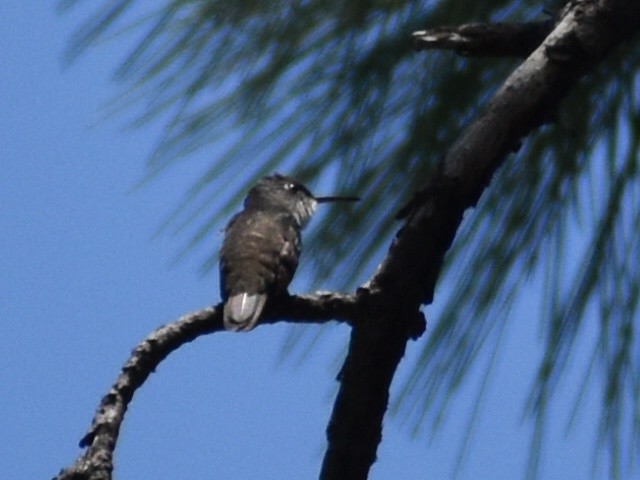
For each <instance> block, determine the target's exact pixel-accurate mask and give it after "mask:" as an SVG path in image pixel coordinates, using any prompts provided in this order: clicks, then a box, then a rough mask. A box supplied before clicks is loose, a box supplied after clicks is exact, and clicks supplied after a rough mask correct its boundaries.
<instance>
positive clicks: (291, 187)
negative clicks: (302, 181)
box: [284, 183, 298, 192]
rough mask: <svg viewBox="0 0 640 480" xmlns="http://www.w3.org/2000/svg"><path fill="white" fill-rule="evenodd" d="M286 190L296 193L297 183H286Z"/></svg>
mask: <svg viewBox="0 0 640 480" xmlns="http://www.w3.org/2000/svg"><path fill="white" fill-rule="evenodd" d="M284 189H285V190H291V191H292V192H295V191H296V190H298V188H297V185H296V184H295V183H285V184H284Z"/></svg>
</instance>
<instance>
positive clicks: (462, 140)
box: [320, 0, 640, 480]
mask: <svg viewBox="0 0 640 480" xmlns="http://www.w3.org/2000/svg"><path fill="white" fill-rule="evenodd" d="M639 29H640V2H629V1H627V0H582V1H580V0H577V1H572V2H570V3H569V4H568V5H567V7H565V9H564V10H563V13H562V15H561V20H560V21H559V23H558V24H557V25H556V27H555V29H554V30H553V32H551V33H550V35H549V36H548V37H547V38H546V39H545V40H544V42H543V43H542V45H540V46H539V47H538V48H537V49H536V50H535V51H534V52H533V53H532V54H531V56H530V57H529V58H528V59H527V60H526V61H525V62H524V63H523V64H522V65H521V66H520V67H519V68H518V69H516V70H515V71H514V72H513V73H512V74H511V75H510V76H509V78H508V79H507V80H506V82H505V83H504V85H503V86H502V88H501V89H500V90H499V91H498V92H497V93H496V94H495V96H494V97H493V99H492V100H491V102H490V103H489V104H488V106H487V109H486V112H485V113H484V114H483V115H482V116H481V117H480V118H478V119H477V120H476V121H475V122H474V123H473V124H471V125H470V126H469V127H468V128H467V129H466V130H465V131H464V132H463V133H462V134H461V136H460V137H459V139H458V140H457V141H456V142H455V144H454V145H453V146H452V148H451V149H450V150H449V152H448V154H447V155H446V157H445V158H444V159H443V161H442V163H441V165H440V166H439V169H438V172H437V173H436V175H435V176H434V178H433V179H431V181H430V182H429V183H428V184H427V185H425V187H424V188H422V189H421V190H420V191H419V192H418V193H417V194H416V195H415V196H414V198H413V199H412V200H411V202H410V203H409V204H408V205H407V206H406V207H405V208H403V210H402V212H401V216H402V217H403V218H406V221H405V224H404V226H403V227H402V228H401V229H400V231H399V232H398V234H397V235H396V238H395V240H394V241H393V243H392V245H391V247H390V250H389V253H388V255H387V257H386V258H385V260H384V261H383V263H382V264H381V265H380V267H379V269H378V272H377V273H376V274H375V276H374V277H373V278H372V279H371V281H370V282H369V284H368V285H367V287H366V290H367V297H368V298H369V299H370V300H371V305H372V306H373V307H374V308H369V309H368V310H367V311H368V312H369V315H368V317H367V318H366V319H361V321H358V322H356V324H355V325H354V328H353V331H352V334H351V343H350V347H349V353H348V355H347V358H346V360H345V364H344V367H343V370H342V375H341V378H340V380H341V386H340V390H339V393H338V396H337V399H336V402H335V405H334V410H333V413H332V416H331V420H330V423H329V427H328V429H327V438H328V442H329V446H328V449H327V452H326V454H325V458H324V462H323V465H322V471H321V474H320V478H321V479H323V480H338V479H340V480H342V479H346V478H348V479H353V480H358V479H366V478H367V476H368V472H369V469H370V466H371V464H372V463H373V461H375V457H376V451H377V447H378V444H379V442H380V439H381V436H382V419H383V417H384V413H385V411H386V408H387V403H388V398H389V388H390V385H391V380H392V378H393V374H394V372H395V370H396V368H397V366H398V363H399V361H400V359H401V358H402V355H403V354H404V349H405V347H406V342H407V341H408V338H409V332H410V331H411V329H410V328H408V327H407V324H408V323H413V322H414V319H415V317H416V315H418V312H419V308H420V305H421V304H423V303H430V302H431V300H432V299H433V293H434V288H435V283H436V280H437V278H438V275H439V273H440V268H441V266H442V262H443V258H444V255H445V253H446V251H447V250H448V248H449V246H450V245H451V242H452V241H453V238H454V236H455V233H456V231H457V229H458V227H459V225H460V222H461V221H462V216H463V213H464V211H465V210H466V209H468V208H470V207H473V206H475V204H476V203H477V201H478V199H479V198H480V195H481V194H482V192H483V191H484V189H485V188H486V187H487V186H488V184H489V182H490V180H491V178H492V176H493V174H494V173H495V172H496V170H497V169H498V168H499V167H500V165H502V163H503V162H504V161H505V159H506V157H507V155H508V154H509V153H510V152H512V151H515V150H517V148H518V146H519V144H520V142H521V141H522V139H523V138H524V137H525V136H526V135H528V134H530V133H531V132H533V131H534V130H535V129H536V128H538V127H539V126H541V125H543V124H545V123H547V122H549V121H550V120H552V119H553V118H555V116H556V112H557V109H558V107H559V104H560V101H561V100H562V99H563V98H564V96H565V95H566V94H567V92H568V91H569V89H570V88H571V87H572V86H573V85H575V83H576V82H577V81H578V80H579V79H580V77H582V76H583V75H585V74H586V73H587V72H588V71H589V70H590V69H592V68H593V67H594V66H595V65H596V64H597V63H598V62H599V61H600V60H601V59H602V58H603V57H604V56H605V55H606V54H607V53H608V52H609V51H610V50H611V49H612V48H614V47H615V46H616V45H618V44H619V43H620V42H622V41H623V40H626V39H627V38H628V37H629V36H630V35H631V34H633V33H636V32H637V31H638V30H639ZM381 299H385V300H386V301H381Z"/></svg>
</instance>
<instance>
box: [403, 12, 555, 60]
mask: <svg viewBox="0 0 640 480" xmlns="http://www.w3.org/2000/svg"><path fill="white" fill-rule="evenodd" d="M554 23H555V21H554V20H545V21H542V22H527V23H467V24H465V25H459V26H452V27H435V28H430V29H427V30H420V31H418V32H414V33H413V44H414V46H415V48H416V50H435V49H440V50H453V51H455V52H456V53H458V54H460V55H464V56H466V57H523V58H524V57H527V56H529V54H530V53H531V52H533V51H534V50H535V49H536V48H538V46H539V45H540V44H541V43H542V41H543V40H544V39H545V38H546V36H547V35H549V33H550V32H551V30H553V26H554Z"/></svg>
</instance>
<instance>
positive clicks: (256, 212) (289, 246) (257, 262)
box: [220, 173, 359, 332]
mask: <svg viewBox="0 0 640 480" xmlns="http://www.w3.org/2000/svg"><path fill="white" fill-rule="evenodd" d="M357 200H359V198H358V197H349V196H344V197H316V196H314V195H313V194H312V193H311V192H310V191H309V190H308V189H307V187H305V186H304V185H303V184H301V183H300V182H298V181H296V180H294V179H293V178H290V177H287V176H285V175H280V174H278V173H275V174H273V175H270V176H267V177H263V178H262V179H260V181H258V183H256V184H255V185H254V186H253V187H252V188H251V189H250V190H249V193H248V194H247V197H246V198H245V200H244V209H243V210H242V211H241V212H240V213H237V214H236V215H235V216H233V217H232V218H231V220H230V221H229V223H228V225H227V227H226V229H225V236H224V240H223V242H222V248H221V249H220V293H221V296H222V300H223V302H224V312H223V320H224V326H225V328H226V329H227V330H232V331H245V332H248V331H249V330H252V329H253V328H254V327H255V326H256V323H257V322H258V319H259V318H260V314H261V313H262V311H263V309H264V307H265V304H266V302H267V300H268V299H269V298H273V297H274V296H278V295H281V294H284V293H286V292H287V288H288V286H289V284H290V283H291V280H292V279H293V275H294V274H295V272H296V268H297V267H298V259H299V258H300V252H301V249H302V239H301V232H302V229H303V228H304V227H305V226H306V225H307V223H308V222H309V220H310V219H311V216H312V215H313V214H314V212H315V211H316V207H317V206H318V204H320V203H329V202H338V201H348V202H351V201H357Z"/></svg>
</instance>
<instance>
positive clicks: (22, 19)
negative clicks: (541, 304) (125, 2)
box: [0, 0, 606, 480]
mask: <svg viewBox="0 0 640 480" xmlns="http://www.w3.org/2000/svg"><path fill="white" fill-rule="evenodd" d="M36 5H38V6H36ZM0 13H2V15H1V16H0V39H1V40H0V43H1V44H2V46H3V52H2V66H1V69H2V70H1V74H0V105H1V107H2V114H1V115H0V146H1V149H0V156H1V165H2V170H1V173H0V228H1V232H2V233H1V234H0V252H1V253H0V255H1V263H0V321H1V322H2V323H1V325H2V334H1V335H0V385H2V392H1V393H0V412H2V415H0V432H2V440H0V476H2V478H11V479H18V480H22V479H24V480H32V479H37V478H38V479H42V478H51V477H52V476H53V475H55V474H56V473H57V472H58V470H59V469H60V468H62V467H66V466H68V465H69V464H71V463H72V462H73V461H74V460H75V458H76V456H77V455H78V454H79V453H80V450H79V449H78V447H77V442H78V440H79V439H80V438H81V437H82V436H83V434H84V433H85V431H86V429H87V428H88V426H89V423H90V421H91V418H92V415H93V413H94V410H95V408H96V406H97V404H98V401H99V399H100V397H101V396H102V395H103V394H104V393H105V392H106V391H107V389H108V387H109V385H110V384H111V382H112V381H113V380H114V379H115V377H116V375H117V373H118V372H119V368H120V366H121V365H122V364H123V362H124V361H125V360H126V358H127V356H128V354H129V352H130V350H131V349H132V348H133V347H134V346H135V344H136V343H137V342H138V341H140V340H141V339H142V338H144V337H145V336H146V335H147V334H148V333H149V332H151V331H152V330H153V329H154V328H156V327H157V326H159V325H162V324H165V323H168V322H170V321H173V320H175V319H176V318H178V317H179V316H180V315H182V314H184V313H186V312H189V311H192V310H195V309H198V308H201V307H204V306H206V305H209V304H212V303H217V302H218V300H219V298H218V284H217V281H218V280H217V278H216V275H215V274H212V275H210V276H207V277H204V278H203V277H201V276H199V275H198V273H197V268H198V266H199V263H200V261H201V259H202V251H200V252H196V254H195V255H193V256H191V257H187V258H186V259H185V260H183V261H181V262H179V263H177V264H175V265H174V264H173V263H172V260H173V259H174V257H175V255H176V253H177V252H178V251H179V249H180V247H181V246H182V244H183V242H184V240H185V239H184V238H180V237H178V238H172V237H170V236H160V237H157V238H155V237H154V232H155V230H156V229H157V227H158V226H159V225H160V224H161V222H162V220H163V219H164V218H165V217H166V215H167V214H168V212H169V211H170V210H171V208H172V207H173V206H175V205H176V204H177V203H178V202H179V200H180V198H181V194H182V193H183V192H184V190H185V188H186V187H187V186H188V185H189V184H190V182H191V181H192V180H193V178H194V177H195V175H197V173H198V171H199V167H201V166H202V165H203V164H204V163H203V162H204V161H206V158H207V157H210V156H212V155H214V154H215V151H213V150H212V151H208V152H202V153H200V154H199V155H198V156H197V157H196V158H194V160H193V161H192V162H190V163H184V164H182V166H181V167H180V168H176V169H173V170H171V171H170V172H168V174H166V175H164V176H162V177H161V178H159V179H158V180H157V181H155V182H153V183H151V184H149V185H147V186H145V187H143V188H140V189H133V187H134V185H135V184H136V182H137V181H139V180H140V179H141V178H142V177H143V174H144V161H145V159H146V158H147V156H148V154H149V153H150V151H151V149H152V148H153V145H154V143H155V141H156V139H157V135H158V134H159V125H151V126H150V127H148V128H146V129H142V130H135V131H127V130H122V129H121V127H122V125H123V123H124V122H123V120H122V119H121V118H118V117H116V118H114V119H112V120H109V121H104V122H97V120H98V119H99V118H100V112H101V108H102V107H103V106H104V105H105V103H106V102H108V101H109V99H111V98H113V96H114V95H115V94H116V93H117V92H118V88H117V86H115V85H113V84H112V83H110V81H109V78H110V75H111V73H112V72H113V69H114V67H115V66H116V65H117V61H118V59H119V58H121V57H122V55H123V53H124V52H126V50H127V48H128V47H129V46H130V43H128V41H127V40H128V39H126V38H122V39H117V40H114V41H113V42H111V43H109V44H107V45H104V46H102V47H101V48H99V49H95V50H92V51H91V52H90V53H89V54H87V55H85V56H84V57H82V58H81V60H80V61H79V62H78V63H76V64H75V65H74V66H72V67H71V68H69V69H66V70H65V69H63V68H62V63H61V54H62V51H63V49H64V46H65V42H66V41H67V40H68V37H69V34H70V32H71V31H72V29H73V27H74V26H76V25H77V24H78V22H79V17H78V16H77V15H70V16H65V17H60V16H58V15H56V14H55V12H54V6H53V4H52V3H51V2H18V1H15V0H14V1H11V0H9V1H8V2H3V6H2V8H0ZM219 242H220V236H216V235H214V236H212V238H210V239H208V240H207V242H206V245H204V246H203V248H204V249H217V248H218V247H219ZM303 261H304V259H303ZM305 283H308V280H305V279H299V281H298V282H297V283H296V285H297V288H300V289H303V288H304V285H305ZM326 288H327V289H330V288H331V286H330V285H327V286H326ZM531 297H532V298H533V297H535V296H534V295H532V296H531ZM436 300H437V297H436ZM536 308H538V306H537V305H536V304H535V303H529V304H520V305H517V306H516V307H515V308H514V311H513V313H512V322H511V325H510V327H509V329H508V331H507V332H506V334H505V346H504V348H502V349H501V351H500V356H499V358H498V360H497V364H496V369H495V373H494V377H493V381H492V388H491V390H490V392H489V393H488V394H487V396H486V398H485V400H484V409H483V411H482V412H483V413H482V415H481V416H480V417H479V419H478V422H477V424H476V426H475V434H474V436H473V442H472V444H471V446H470V450H469V455H468V457H467V459H466V461H465V463H464V467H463V469H462V470H461V471H460V474H459V477H458V478H460V479H470V480H471V479H473V480H477V479H513V478H522V477H523V474H524V470H525V466H526V461H527V452H528V448H529V444H530V440H531V437H530V434H531V425H530V423H527V422H523V421H522V418H523V417H522V415H523V411H524V402H525V399H526V397H527V394H528V392H529V387H530V386H531V381H532V379H533V372H534V370H535V367H536V362H537V360H538V358H539V355H540V353H541V348H542V347H541V344H540V343H539V335H540V331H539V329H538V326H537V320H536V314H535V312H536ZM431 318H432V320H430V321H437V320H436V319H437V315H432V316H431ZM288 328H289V327H288V326H286V325H278V326H269V327H262V328H258V329H257V330H255V331H254V332H253V333H251V334H249V335H240V334H219V335H215V336H208V337H205V338H201V339H199V340H197V341H195V342H194V343H192V344H190V345H187V346H186V347H183V348H181V349H180V350H179V351H178V352H177V353H175V354H174V355H172V356H171V357H169V358H168V359H167V360H166V361H165V362H164V363H162V364H161V365H160V368H159V369H158V371H157V372H156V373H155V374H154V375H152V376H151V378H150V380H149V381H148V382H147V383H146V384H145V385H144V387H143V388H142V389H141V390H140V391H139V392H138V393H137V394H136V396H135V398H134V401H133V403H132V405H131V408H130V410H129V413H128V415H127V417H126V420H125V423H124V427H123V429H122V432H121V439H120V442H119V445H118V448H117V450H116V456H115V466H116V478H118V479H120V480H127V479H144V478H166V479H172V478H189V479H211V478H220V479H246V478H256V479H285V478H286V479H312V478H317V473H318V471H319V465H320V462H321V459H322V455H323V451H324V446H325V441H324V430H325V427H326V423H327V420H328V418H329V415H330V411H331V407H332V401H333V396H334V394H335V391H336V387H337V385H336V383H335V381H334V377H335V375H336V373H337V371H338V369H339V365H340V360H341V358H342V353H341V352H342V348H343V347H344V345H345V344H346V341H347V340H348V333H349V332H348V328H346V327H344V326H332V327H330V331H329V332H328V334H327V335H326V336H325V337H324V340H323V342H321V344H320V346H319V348H318V349H317V350H315V351H314V352H313V354H312V355H311V356H310V357H309V359H308V360H307V361H306V362H304V363H303V364H302V365H300V366H298V365H297V363H296V362H295V361H291V360H288V361H285V362H284V363H282V364H281V363H279V359H280V351H281V346H282V343H283V339H284V338H285V334H286V332H288ZM305 328H317V327H314V326H310V327H305ZM428 334H429V332H428V331H427V333H426V335H428ZM586 334H587V335H592V334H593V332H591V333H590V332H587V333H586ZM417 352H418V346H417V345H415V344H411V345H410V348H409V351H408V355H407V359H406V361H405V362H404V364H403V368H402V371H401V372H400V374H401V375H403V374H405V373H406V372H407V371H408V369H409V367H410V365H411V364H412V361H413V359H415V357H416V354H417ZM572 373H575V372H568V374H567V375H566V376H565V377H563V378H564V381H565V382H567V384H572V385H574V386H575V382H577V381H578V377H576V376H575V375H572ZM472 383H473V382H472ZM476 383H477V382H476ZM473 391H474V390H473V389H471V388H465V389H464V391H463V394H462V395H461V398H459V399H458V400H457V401H455V402H454V403H453V404H452V407H451V410H450V415H449V417H448V419H447V421H446V422H445V424H444V428H443V429H442V430H441V431H439V433H437V434H436V435H435V437H434V438H433V439H432V440H431V441H430V442H428V441H427V438H425V436H421V437H417V438H411V437H410V434H409V432H410V427H409V426H406V425H405V426H403V425H401V424H400V422H399V421H397V420H396V419H393V418H387V419H386V421H385V430H384V439H383V444H382V446H381V448H380V449H379V452H378V457H379V461H378V463H377V464H376V465H375V466H374V468H373V470H372V474H371V478H372V479H391V478H403V479H409V480H410V479H448V478H452V474H453V473H452V472H453V465H454V460H455V458H456V455H457V453H458V450H459V447H460V441H461V438H462V433H463V432H464V431H465V429H466V420H467V417H468V415H469V412H470V408H472V407H473V402H474V399H475V396H474V394H473V393H472V392H473ZM569 393H570V392H569ZM569 393H567V394H564V393H561V395H560V398H561V401H560V402H558V404H557V408H554V410H553V411H552V414H553V413H556V410H558V411H560V410H561V409H562V408H565V409H566V408H568V407H569V405H570V400H571V399H572V396H571V395H570V394H569ZM593 393H594V392H591V393H590V394H589V395H588V396H587V398H586V400H585V410H584V414H583V416H582V417H580V419H579V421H578V423H577V425H576V427H575V428H574V430H572V431H571V432H570V433H569V435H568V436H566V437H565V435H564V432H565V424H566V417H565V416H562V417H557V418H559V420H558V421H557V423H556V425H554V426H553V428H552V429H551V430H550V433H549V436H548V439H547V440H548V442H547V449H546V450H545V452H546V455H545V456H544V457H543V469H542V476H541V478H543V479H549V480H550V479H558V478H563V479H565V480H572V479H575V480H578V479H580V480H582V479H583V478H586V476H588V475H589V473H590V472H591V466H592V458H593V453H594V446H593V443H592V440H593V437H592V436H591V435H592V433H593V425H591V426H590V424H589V421H591V422H592V423H594V424H595V422H596V421H597V420H596V419H597V414H595V412H597V411H598V410H597V405H598V403H597V397H596V396H595V394H593ZM589 412H594V413H592V414H590V413H589ZM554 418H556V417H554ZM599 478H606V476H601V477H599Z"/></svg>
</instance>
